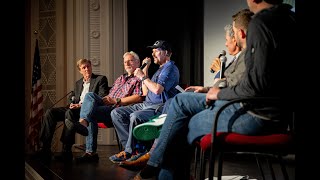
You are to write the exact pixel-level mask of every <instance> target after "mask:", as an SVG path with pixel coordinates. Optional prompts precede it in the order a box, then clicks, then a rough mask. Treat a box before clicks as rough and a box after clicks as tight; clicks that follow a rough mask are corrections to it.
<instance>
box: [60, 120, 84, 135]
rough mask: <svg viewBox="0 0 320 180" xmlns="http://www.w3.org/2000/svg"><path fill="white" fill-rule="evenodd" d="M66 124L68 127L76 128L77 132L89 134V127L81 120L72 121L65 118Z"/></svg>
mask: <svg viewBox="0 0 320 180" xmlns="http://www.w3.org/2000/svg"><path fill="white" fill-rule="evenodd" d="M65 125H66V126H67V128H68V129H74V130H75V131H76V132H77V133H79V134H81V135H82V136H88V134H89V133H88V129H87V127H85V126H84V125H82V124H80V123H79V121H71V120H70V119H66V120H65Z"/></svg>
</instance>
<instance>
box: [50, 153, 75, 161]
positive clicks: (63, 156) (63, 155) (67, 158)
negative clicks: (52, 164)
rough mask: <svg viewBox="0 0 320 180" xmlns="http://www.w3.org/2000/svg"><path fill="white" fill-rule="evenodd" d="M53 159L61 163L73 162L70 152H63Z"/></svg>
mask: <svg viewBox="0 0 320 180" xmlns="http://www.w3.org/2000/svg"><path fill="white" fill-rule="evenodd" d="M54 159H55V160H57V161H61V162H67V161H72V160H73V155H72V151H64V152H62V153H61V154H59V155H56V156H54Z"/></svg>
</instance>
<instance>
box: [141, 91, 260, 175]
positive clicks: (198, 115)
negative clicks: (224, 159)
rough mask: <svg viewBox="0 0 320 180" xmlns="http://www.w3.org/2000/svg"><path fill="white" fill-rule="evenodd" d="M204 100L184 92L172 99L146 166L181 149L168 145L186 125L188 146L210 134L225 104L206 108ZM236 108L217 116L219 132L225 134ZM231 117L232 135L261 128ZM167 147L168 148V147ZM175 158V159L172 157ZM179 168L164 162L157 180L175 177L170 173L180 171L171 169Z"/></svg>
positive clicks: (256, 123) (255, 121) (156, 164)
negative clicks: (215, 115)
mask: <svg viewBox="0 0 320 180" xmlns="http://www.w3.org/2000/svg"><path fill="white" fill-rule="evenodd" d="M205 97H206V94H203V93H192V92H186V93H180V94H178V95H176V96H175V97H174V98H173V100H172V101H171V103H170V106H169V110H168V112H167V117H166V120H165V122H164V124H163V126H162V128H161V134H160V136H159V138H158V142H157V145H156V148H155V149H154V150H153V152H152V154H151V157H150V159H149V161H148V163H147V164H148V165H151V166H154V167H159V166H160V164H161V163H162V161H168V160H165V158H166V156H165V153H166V154H171V153H168V151H170V150H172V151H176V150H177V149H180V151H182V150H181V149H183V148H184V147H179V146H176V145H175V143H172V140H173V139H174V138H176V137H177V136H178V135H179V133H183V131H184V130H185V129H186V128H185V127H186V126H188V127H189V129H188V131H189V132H188V143H189V144H192V142H193V141H194V140H195V139H197V138H199V137H202V136H203V135H205V134H207V133H210V132H211V129H212V122H213V117H214V114H215V113H216V111H217V110H218V109H219V108H220V107H221V106H222V105H223V104H225V103H226V102H227V101H221V100H217V101H215V103H214V104H213V106H212V107H210V108H206V102H205ZM240 108H241V107H240V105H239V104H235V105H233V106H230V107H228V108H227V109H226V110H225V111H224V112H223V113H222V114H221V116H220V118H222V119H220V120H219V122H220V123H219V124H218V127H217V129H218V131H219V132H223V131H228V124H229V119H230V118H231V116H233V113H232V112H234V111H237V110H238V109H240ZM235 118H236V119H237V121H235V123H234V124H233V126H232V131H234V132H238V133H243V134H252V133H255V132H258V131H260V129H261V128H262V126H263V124H262V120H260V119H258V118H255V117H253V116H251V115H248V114H242V115H239V116H238V117H235ZM189 121H190V122H189ZM188 124H189V125H188ZM175 141H176V140H175ZM181 141H187V139H181ZM169 144H170V146H168V145H169ZM175 146H176V147H175ZM179 156H180V155H179ZM175 157H177V156H173V158H175ZM177 158H178V157H177ZM184 158H187V157H184ZM171 161H172V162H179V161H178V160H174V159H172V157H171ZM170 166H171V167H170ZM179 166H181V164H180V165H179V164H176V163H166V165H165V167H164V166H162V167H161V168H162V169H161V171H160V174H159V179H161V178H164V177H165V178H169V177H171V178H173V177H174V176H176V177H179V175H178V174H173V172H181V171H179V170H174V169H176V168H177V167H179ZM169 179H170V178H169Z"/></svg>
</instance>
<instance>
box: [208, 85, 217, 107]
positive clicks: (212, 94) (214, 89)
mask: <svg viewBox="0 0 320 180" xmlns="http://www.w3.org/2000/svg"><path fill="white" fill-rule="evenodd" d="M219 91H220V88H218V87H212V88H210V89H209V91H208V93H207V95H206V102H207V105H211V101H215V100H217V99H218V93H219Z"/></svg>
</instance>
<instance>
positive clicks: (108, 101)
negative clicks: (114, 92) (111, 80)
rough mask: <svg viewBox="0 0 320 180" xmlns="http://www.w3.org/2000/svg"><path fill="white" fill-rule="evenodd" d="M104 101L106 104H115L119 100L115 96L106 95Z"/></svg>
mask: <svg viewBox="0 0 320 180" xmlns="http://www.w3.org/2000/svg"><path fill="white" fill-rule="evenodd" d="M102 101H103V103H104V104H105V105H113V104H117V101H116V99H115V98H111V97H109V96H105V97H103V98H102Z"/></svg>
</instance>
